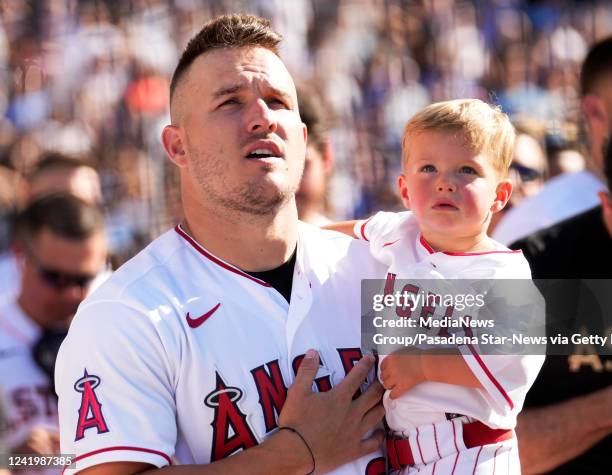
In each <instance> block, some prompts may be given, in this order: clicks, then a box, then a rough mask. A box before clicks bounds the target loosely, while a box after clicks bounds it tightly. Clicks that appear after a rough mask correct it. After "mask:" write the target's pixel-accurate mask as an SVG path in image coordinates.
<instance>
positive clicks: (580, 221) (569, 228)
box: [510, 206, 603, 253]
mask: <svg viewBox="0 0 612 475" xmlns="http://www.w3.org/2000/svg"><path fill="white" fill-rule="evenodd" d="M602 224H603V223H602V220H601V206H596V207H594V208H591V209H589V210H587V211H584V212H583V213H580V214H577V215H576V216H572V217H571V218H568V219H565V220H563V221H561V222H559V223H557V224H553V225H552V226H549V227H548V228H545V229H542V230H540V231H536V232H535V233H532V234H530V235H529V236H527V237H524V238H523V239H519V240H518V241H516V242H515V243H513V244H511V245H510V247H511V248H512V249H524V250H525V249H526V250H528V251H530V252H535V253H539V252H546V251H547V250H550V249H551V248H552V247H551V246H554V248H559V249H565V248H572V247H573V246H574V245H575V242H576V240H580V239H583V238H584V237H585V234H587V235H588V234H589V232H590V231H592V230H593V229H594V227H596V228H599V227H601V225H602Z"/></svg>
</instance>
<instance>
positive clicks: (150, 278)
mask: <svg viewBox="0 0 612 475" xmlns="http://www.w3.org/2000/svg"><path fill="white" fill-rule="evenodd" d="M181 248H182V244H181V242H180V238H179V236H178V234H177V233H176V232H175V231H174V230H171V231H168V232H166V233H164V234H162V235H161V236H159V237H158V238H156V239H154V240H153V241H152V242H151V243H150V244H149V245H148V246H146V247H145V248H144V249H143V250H141V251H140V252H139V253H138V254H136V255H135V256H134V257H132V258H131V259H130V260H128V261H127V262H125V263H124V264H123V265H122V266H121V267H119V269H117V270H116V271H115V272H113V274H112V275H111V276H110V277H109V278H108V279H106V281H105V282H104V283H102V284H101V285H100V286H99V287H98V288H97V289H96V290H95V291H94V292H93V293H92V294H91V295H90V296H89V297H87V298H86V299H85V300H84V301H83V303H82V305H81V306H88V305H91V304H94V303H96V302H102V301H121V302H125V303H127V302H131V301H138V300H139V297H140V296H142V293H143V292H146V293H147V297H148V298H149V299H151V301H155V299H156V296H157V297H161V295H160V294H159V293H158V292H155V291H154V290H155V289H159V288H160V286H166V285H167V286H172V282H173V277H172V275H173V273H174V272H175V271H176V270H177V269H179V268H180V265H181V264H180V262H179V261H180V259H181V256H177V251H179V250H180V249H181Z"/></svg>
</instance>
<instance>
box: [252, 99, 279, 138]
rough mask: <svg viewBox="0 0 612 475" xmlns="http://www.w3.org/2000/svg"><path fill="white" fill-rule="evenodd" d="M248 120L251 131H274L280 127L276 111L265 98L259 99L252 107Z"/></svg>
mask: <svg viewBox="0 0 612 475" xmlns="http://www.w3.org/2000/svg"><path fill="white" fill-rule="evenodd" d="M247 121H248V125H247V128H248V131H249V132H266V133H268V132H274V131H275V130H276V129H277V127H278V121H277V119H276V113H275V111H273V110H272V109H270V107H268V104H267V103H266V101H264V100H263V99H258V100H257V101H255V102H254V103H253V105H252V106H251V107H250V109H249V116H248V118H247Z"/></svg>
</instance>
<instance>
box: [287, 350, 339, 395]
mask: <svg viewBox="0 0 612 475" xmlns="http://www.w3.org/2000/svg"><path fill="white" fill-rule="evenodd" d="M304 356H306V355H298V356H296V357H295V358H293V363H292V364H291V366H292V367H293V374H297V372H298V369H299V368H300V365H301V364H302V360H303V359H304ZM314 383H315V386H316V387H317V391H319V392H320V393H324V392H327V391H329V390H330V389H331V388H332V382H331V377H330V375H329V374H327V375H325V376H319V377H318V378H315V380H314Z"/></svg>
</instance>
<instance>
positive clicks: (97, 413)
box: [74, 369, 108, 442]
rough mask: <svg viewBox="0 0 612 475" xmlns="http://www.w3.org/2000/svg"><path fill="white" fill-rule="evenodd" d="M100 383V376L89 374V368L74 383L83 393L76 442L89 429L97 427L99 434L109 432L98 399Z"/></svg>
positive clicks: (75, 387) (78, 390)
mask: <svg viewBox="0 0 612 475" xmlns="http://www.w3.org/2000/svg"><path fill="white" fill-rule="evenodd" d="M99 385H100V378H99V377H98V376H96V375H94V374H91V375H90V374H88V373H87V369H86V370H85V372H84V373H83V377H82V378H79V379H78V380H77V382H76V383H74V390H75V391H77V392H80V393H81V394H82V396H81V407H80V408H79V421H78V423H77V429H76V437H75V439H74V440H75V442H76V441H77V440H81V439H82V438H83V437H85V431H86V430H87V429H92V428H96V429H97V431H98V434H103V433H105V432H108V427H107V425H106V421H105V420H104V416H103V415H102V404H100V401H98V398H97V397H96V392H95V389H96V388H97V387H98V386H99Z"/></svg>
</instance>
